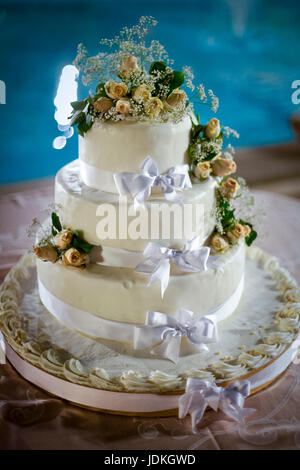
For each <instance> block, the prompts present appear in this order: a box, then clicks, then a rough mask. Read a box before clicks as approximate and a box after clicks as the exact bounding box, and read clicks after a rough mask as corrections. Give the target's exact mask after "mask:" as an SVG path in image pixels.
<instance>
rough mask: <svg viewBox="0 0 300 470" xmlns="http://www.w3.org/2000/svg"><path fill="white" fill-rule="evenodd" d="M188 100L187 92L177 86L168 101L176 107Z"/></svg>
mask: <svg viewBox="0 0 300 470" xmlns="http://www.w3.org/2000/svg"><path fill="white" fill-rule="evenodd" d="M185 101H186V94H185V92H184V91H183V90H180V89H179V88H176V90H173V91H172V93H171V94H170V95H169V96H168V98H167V103H168V105H169V106H171V107H172V108H176V107H177V106H179V105H181V104H183V103H185Z"/></svg>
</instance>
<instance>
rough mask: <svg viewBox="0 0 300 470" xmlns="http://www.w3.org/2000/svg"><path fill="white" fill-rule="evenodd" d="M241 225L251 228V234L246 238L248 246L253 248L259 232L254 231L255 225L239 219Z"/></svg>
mask: <svg viewBox="0 0 300 470" xmlns="http://www.w3.org/2000/svg"><path fill="white" fill-rule="evenodd" d="M239 223H240V224H243V225H249V227H250V228H251V232H250V234H249V235H248V237H246V238H245V241H246V244H247V246H251V245H252V243H253V242H254V240H255V239H256V238H257V232H256V231H255V230H254V228H253V225H252V224H249V222H245V221H244V220H242V219H239Z"/></svg>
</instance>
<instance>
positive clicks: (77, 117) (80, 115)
mask: <svg viewBox="0 0 300 470" xmlns="http://www.w3.org/2000/svg"><path fill="white" fill-rule="evenodd" d="M83 119H85V113H84V112H83V111H75V113H74V114H73V115H72V118H71V120H70V126H76V124H78V123H80V122H81V121H82V120H83Z"/></svg>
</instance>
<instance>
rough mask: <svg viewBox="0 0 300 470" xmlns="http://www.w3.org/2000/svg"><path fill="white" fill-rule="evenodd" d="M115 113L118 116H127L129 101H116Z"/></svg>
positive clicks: (123, 99)
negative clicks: (118, 114)
mask: <svg viewBox="0 0 300 470" xmlns="http://www.w3.org/2000/svg"><path fill="white" fill-rule="evenodd" d="M116 111H117V112H118V113H120V114H128V113H129V111H130V100H129V99H128V98H121V99H120V100H118V101H117V104H116Z"/></svg>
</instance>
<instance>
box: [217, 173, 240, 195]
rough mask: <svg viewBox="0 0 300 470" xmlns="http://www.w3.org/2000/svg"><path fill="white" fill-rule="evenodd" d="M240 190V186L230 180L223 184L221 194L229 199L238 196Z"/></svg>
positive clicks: (233, 180)
mask: <svg viewBox="0 0 300 470" xmlns="http://www.w3.org/2000/svg"><path fill="white" fill-rule="evenodd" d="M239 188H240V185H239V183H238V182H237V181H236V180H235V179H233V178H228V179H227V180H226V181H223V183H222V186H221V193H222V195H223V196H224V197H225V198H227V199H229V198H231V197H234V196H235V195H236V193H237V191H238V189H239Z"/></svg>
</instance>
